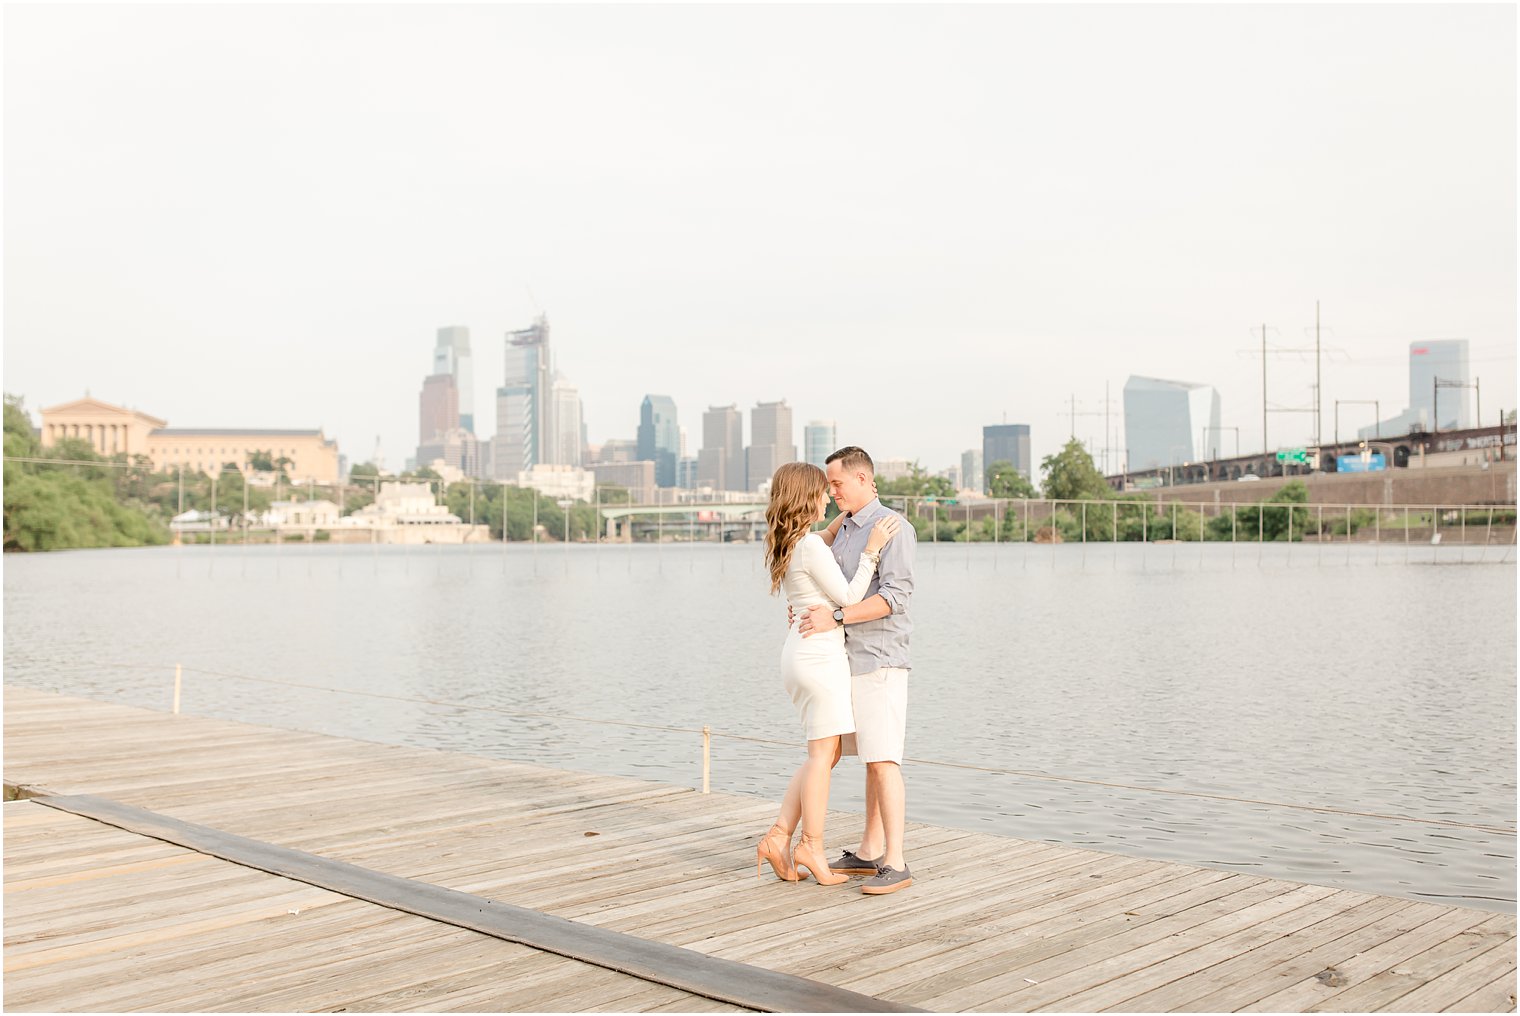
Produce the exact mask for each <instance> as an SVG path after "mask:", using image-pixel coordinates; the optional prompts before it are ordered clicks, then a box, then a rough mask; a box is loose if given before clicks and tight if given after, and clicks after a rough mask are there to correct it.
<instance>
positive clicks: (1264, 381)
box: [1261, 321, 1272, 456]
mask: <svg viewBox="0 0 1520 1016" xmlns="http://www.w3.org/2000/svg"><path fill="white" fill-rule="evenodd" d="M1271 450H1272V446H1271V445H1270V444H1268V443H1267V324H1266V322H1265V321H1263V322H1262V325H1261V454H1262V455H1263V456H1265V455H1266V454H1267V453H1268V452H1270V451H1271Z"/></svg>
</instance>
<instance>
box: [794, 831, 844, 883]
mask: <svg viewBox="0 0 1520 1016" xmlns="http://www.w3.org/2000/svg"><path fill="white" fill-rule="evenodd" d="M792 866H793V867H794V868H796V869H797V873H798V877H799V878H800V877H801V874H802V869H803V868H806V869H807V870H808V871H810V872H811V873H812V875H813V878H814V879H815V880H816V881H817V882H818V884H819V885H839V884H841V883H843V882H848V881H849V880H850V878H849V876H848V875H836V874H834V872H833V871H831V870H830V869H829V863H828V862H827V861H825V860H824V859H823V839H822V837H818V836H809V835H808V834H807V833H803V834H802V839H801V840H799V841H798V843H797V849H796V850H793V851H792Z"/></svg>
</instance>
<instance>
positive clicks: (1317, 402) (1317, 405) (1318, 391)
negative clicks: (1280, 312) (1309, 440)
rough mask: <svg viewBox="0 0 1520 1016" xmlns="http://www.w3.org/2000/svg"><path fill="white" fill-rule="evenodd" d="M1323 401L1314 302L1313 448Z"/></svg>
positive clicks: (1319, 429) (1320, 430)
mask: <svg viewBox="0 0 1520 1016" xmlns="http://www.w3.org/2000/svg"><path fill="white" fill-rule="evenodd" d="M1324 411H1325V399H1324V388H1323V387H1322V386H1321V384H1320V370H1319V301H1318V300H1315V301H1314V447H1315V448H1318V447H1319V446H1320V445H1321V444H1322V443H1323V441H1322V438H1323V435H1324V432H1325V431H1324V428H1323V427H1322V426H1321V425H1320V421H1321V419H1322V418H1323V416H1324Z"/></svg>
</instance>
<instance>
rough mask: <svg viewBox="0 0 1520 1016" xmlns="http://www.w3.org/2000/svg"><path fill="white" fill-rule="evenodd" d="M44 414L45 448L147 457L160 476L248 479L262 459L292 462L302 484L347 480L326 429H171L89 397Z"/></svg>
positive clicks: (289, 466)
mask: <svg viewBox="0 0 1520 1016" xmlns="http://www.w3.org/2000/svg"><path fill="white" fill-rule="evenodd" d="M40 415H41V417H42V444H43V447H50V446H52V445H56V444H57V443H58V442H59V441H61V440H63V439H64V438H66V437H72V438H79V439H80V440H83V441H87V442H88V443H89V444H90V446H91V447H92V448H94V449H95V451H97V452H99V453H100V454H101V455H127V456H129V457H130V456H136V455H144V456H147V458H148V460H149V462H150V463H151V464H152V468H153V469H154V470H156V471H159V472H167V471H173V470H177V469H185V470H186V471H193V472H203V473H214V472H218V471H220V470H222V469H223V468H225V467H226V466H229V465H230V466H232V467H233V468H236V469H237V470H238V471H239V472H241V473H243V475H244V476H248V475H250V474H252V473H254V472H255V470H254V468H253V466H252V463H251V461H250V460H251V459H252V458H253V456H254V455H261V456H268V458H269V459H270V461H271V462H278V461H279V460H280V459H284V460H286V462H285V471H286V474H287V475H288V476H289V477H290V478H291V480H293V481H295V482H297V483H307V482H312V481H315V482H316V483H334V482H337V481H338V480H339V479H341V476H340V474H339V471H338V442H336V441H333V440H331V439H329V438H327V437H326V436H324V435H323V433H322V431H321V430H320V429H317V430H279V429H263V428H248V429H242V428H222V427H217V428H197V427H174V428H171V427H169V426H168V421H166V420H161V419H159V418H158V417H156V416H150V415H148V414H147V413H143V412H141V411H139V410H136V409H128V408H126V407H124V406H116V405H112V404H111V403H109V402H103V401H101V400H100V399H94V398H89V397H86V398H83V399H76V400H74V401H73V402H65V403H62V404H60V405H57V406H51V407H48V408H46V409H43V410H42V411H41V413H40Z"/></svg>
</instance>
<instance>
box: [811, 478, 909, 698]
mask: <svg viewBox="0 0 1520 1016" xmlns="http://www.w3.org/2000/svg"><path fill="white" fill-rule="evenodd" d="M887 515H897V513H896V512H894V511H892V509H890V508H888V507H886V506H885V505H883V504H882V503H881V502H880V501H878V500H874V499H873V500H872V501H871V503H870V504H868V505H866V506H865V507H864V508H862V509H860V511H858V512H856V513H855V514H853V515H846V516H845V519H844V522H842V523H840V526H839V532H838V533H837V534H836V535H835V537H834V545H833V547H832V548H830V549H832V550H833V552H834V560H835V561H838V562H839V569H840V571H842V572H844V574H845V578H849V577H850V576H851V575H854V574H855V569H856V568H858V567H860V552H861V551H863V550H865V549H866V541H867V540H868V539H870V537H871V527H872V526H873V525H875V524H876V521H877V519H879V518H882V517H884V516H887ZM897 517H898V518H900V519H902V516H901V515H897ZM917 546H918V534H917V533H915V532H914V530H913V523H911V522H909V521H908V520H907V519H902V528H900V529H899V530H898V531H897V535H896V536H894V537H892V540H891V542H890V543H888V544H887V545H886V546H885V547H883V548H882V551H881V563H880V564H879V565H877V566H876V575H875V577H874V578H872V579H871V584H870V585H869V586H867V587H866V595H865V597H863V599H870V598H871V596H872V595H873V594H876V593H879V594H881V598H882V599H884V600H886V601H887V606H889V607H891V608H892V613H890V614H888V615H887V616H886V617H882V618H877V619H876V620H875V621H862V622H861V623H860V624H850V625H846V626H845V629H844V647H845V652H846V653H848V654H849V657H850V673H852V674H869V673H870V672H871V671H873V670H879V669H881V668H882V667H901V668H903V669H904V670H907V669H910V668H911V667H912V664H911V663H909V662H908V635H909V633H910V632H912V631H913V622H912V621H910V620H908V601H909V599H911V598H912V596H913V551H914V549H915V548H916V547H917Z"/></svg>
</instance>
